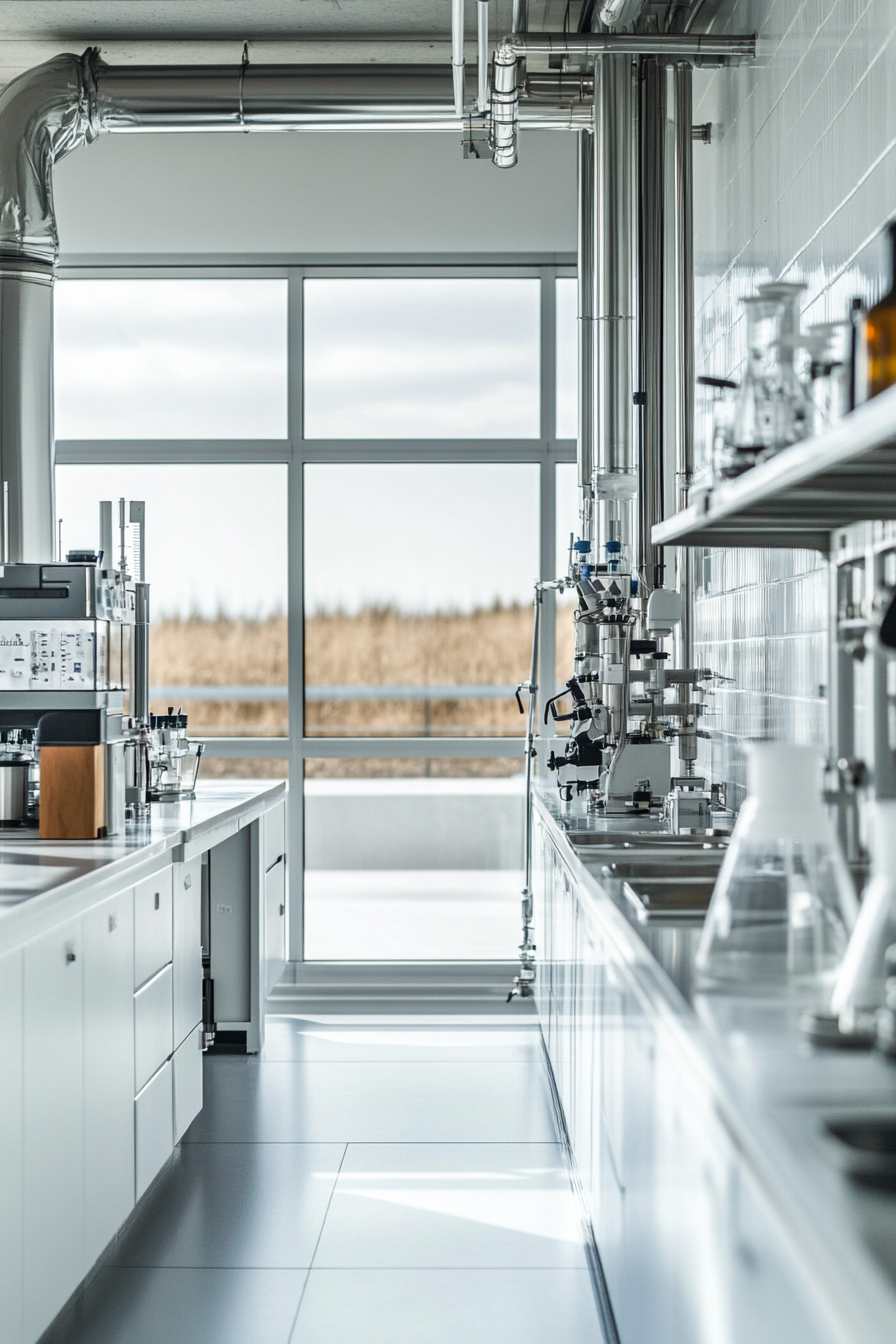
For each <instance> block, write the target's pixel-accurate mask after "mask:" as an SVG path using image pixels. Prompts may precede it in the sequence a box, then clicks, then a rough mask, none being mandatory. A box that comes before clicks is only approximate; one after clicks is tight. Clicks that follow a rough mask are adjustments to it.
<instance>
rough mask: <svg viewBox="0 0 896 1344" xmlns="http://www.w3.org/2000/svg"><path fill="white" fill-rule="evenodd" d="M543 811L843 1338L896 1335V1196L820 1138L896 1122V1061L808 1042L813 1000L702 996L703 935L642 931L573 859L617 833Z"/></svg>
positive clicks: (538, 802)
mask: <svg viewBox="0 0 896 1344" xmlns="http://www.w3.org/2000/svg"><path fill="white" fill-rule="evenodd" d="M535 808H536V811H537V813H538V814H539V816H540V817H541V819H542V820H543V821H544V822H545V824H546V825H547V828H548V831H549V833H550V834H551V836H552V838H553V840H554V842H555V844H556V846H557V848H558V850H559V852H560V853H561V855H562V857H563V859H564V862H565V863H566V865H567V867H568V869H569V871H570V874H571V876H572V877H573V879H574V886H575V889H576V891H577V894H578V899H579V901H580V902H581V907H582V911H583V913H584V915H585V918H586V919H594V920H596V921H598V923H599V925H600V931H601V934H602V936H603V938H604V940H605V942H606V943H608V944H609V945H610V946H611V947H612V948H613V951H614V955H615V956H616V957H618V959H619V961H620V963H621V964H624V966H625V968H626V971H627V972H628V975H629V977H630V978H631V980H632V981H633V982H634V983H635V984H636V986H637V993H638V997H639V999H640V1001H641V1005H642V1008H643V1010H644V1012H645V1014H646V1015H647V1016H648V1017H650V1018H651V1019H652V1020H654V1021H656V1022H658V1023H661V1024H662V1034H663V1036H664V1037H665V1039H666V1040H667V1042H668V1041H673V1042H674V1046H675V1048H676V1049H677V1050H680V1051H681V1052H682V1053H683V1055H684V1056H686V1057H687V1058H688V1062H689V1063H690V1064H691V1065H692V1066H693V1067H694V1068H696V1069H697V1070H698V1071H699V1073H700V1075H701V1076H702V1077H703V1079H704V1080H707V1081H708V1083H709V1085H710V1088H711V1091H712V1093H713V1099H714V1104H715V1107H716V1110H717V1112H718V1114H719V1115H720V1117H721V1119H722V1121H723V1124H724V1126H725V1128H726V1129H727V1130H728V1132H729V1133H730V1135H731V1136H732V1138H733V1139H734V1142H735V1144H736V1145H737V1147H738V1149H739V1150H740V1151H741V1152H742V1154H743V1155H744V1158H745V1160H746V1161H748V1163H749V1165H750V1167H751V1169H752V1172H753V1174H754V1176H755V1178H756V1179H757V1180H758V1181H759V1182H760V1183H761V1185H762V1187H763V1188H764V1190H765V1192H766V1194H767V1196H768V1198H769V1200H770V1202H771V1204H772V1205H773V1207H774V1208H775V1210H776V1213H777V1216H778V1218H779V1220H780V1224H781V1226H782V1230H783V1231H784V1232H785V1234H786V1235H787V1236H788V1239H789V1240H791V1241H792V1242H795V1244H797V1245H799V1246H800V1247H801V1248H802V1252H803V1259H804V1262H805V1264H806V1265H807V1267H808V1271H807V1272H809V1273H811V1275H812V1278H813V1281H814V1282H815V1283H816V1285H817V1291H818V1296H819V1300H820V1301H824V1300H825V1299H827V1301H829V1302H831V1303H834V1304H836V1308H837V1315H838V1316H839V1315H840V1309H841V1308H843V1309H844V1310H845V1312H846V1316H847V1319H848V1320H849V1321H850V1322H851V1326H850V1333H849V1334H848V1335H845V1336H844V1337H845V1338H849V1339H850V1340H851V1341H852V1344H858V1341H865V1340H874V1341H878V1340H881V1341H884V1340H889V1341H892V1340H893V1339H896V1189H892V1188H891V1189H889V1190H887V1189H881V1188H879V1187H872V1186H863V1185H860V1184H858V1183H856V1182H855V1181H853V1180H852V1179H851V1178H850V1177H848V1176H847V1175H845V1174H844V1173H843V1172H842V1171H841V1169H840V1168H839V1167H838V1165H837V1164H836V1162H835V1161H833V1160H832V1159H831V1157H830V1155H829V1151H828V1149H827V1147H826V1145H825V1144H824V1143H823V1141H822V1138H821V1134H822V1127H823V1124H824V1121H825V1119H826V1118H833V1117H836V1116H843V1115H846V1114H850V1115H853V1114H870V1113H881V1112H883V1113H886V1114H889V1115H892V1116H896V1062H892V1061H889V1060H887V1059H886V1058H885V1057H884V1056H882V1055H880V1054H878V1053H877V1052H872V1051H840V1050H831V1049H828V1050H817V1049H814V1048H813V1047H811V1046H809V1045H807V1044H806V1042H805V1041H804V1039H803V1037H802V1035H801V1033H800V1028H799V1019H800V1016H801V1014H802V1012H803V1011H804V1010H805V1008H806V1006H807V1001H806V1000H805V999H798V998H793V999H790V998H787V999H785V998H782V999H770V998H764V997H759V996H756V997H753V996H746V995H734V994H727V993H720V992H713V993H706V992H699V989H697V988H695V986H694V983H693V977H692V975H691V974H690V968H691V967H692V964H693V954H694V952H695V950H696V942H697V940H698V939H699V927H698V928H697V929H686V928H681V929H676V930H665V929H657V928H654V929H649V928H648V929H645V928H644V926H642V925H639V924H638V922H637V920H636V919H634V918H633V917H632V915H631V911H630V909H629V907H628V903H627V902H626V901H624V900H622V899H618V898H614V897H613V896H612V895H611V894H610V893H609V892H608V891H607V889H606V888H605V886H604V885H602V883H601V880H600V875H599V867H598V866H597V865H596V864H594V863H592V864H589V863H588V862H587V861H585V860H583V858H582V855H581V851H579V850H577V849H576V846H575V842H574V837H575V834H576V833H581V832H582V831H589V830H608V829H613V830H615V829H617V828H616V826H615V824H612V823H611V824H609V825H608V824H607V823H606V822H604V821H603V820H602V819H600V818H597V817H588V816H587V815H585V814H584V813H583V811H582V810H581V809H579V810H578V812H577V813H576V811H575V807H574V805H573V811H570V810H569V809H567V807H566V806H565V805H563V804H561V803H560V802H559V800H558V798H557V796H556V789H552V790H550V791H549V790H548V789H547V788H543V789H542V788H538V789H537V791H536V797H535ZM625 829H628V827H626V828H625ZM632 829H633V830H634V829H635V828H634V827H632ZM630 838H631V839H633V840H634V839H635V836H634V835H632V836H631V837H630ZM673 936H674V938H675V939H676V940H677V945H676V946H674V947H673V946H672V943H671V941H670V939H672V938H673ZM663 962H666V963H667V964H668V965H669V969H670V971H671V974H670V973H668V972H667V970H666V969H665V967H664V965H663ZM676 981H677V983H676Z"/></svg>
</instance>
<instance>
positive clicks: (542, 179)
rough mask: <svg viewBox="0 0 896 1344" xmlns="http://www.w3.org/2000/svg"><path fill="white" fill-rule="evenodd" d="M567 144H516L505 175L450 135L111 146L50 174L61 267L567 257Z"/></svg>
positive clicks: (563, 137) (158, 139) (268, 137)
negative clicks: (64, 261) (122, 262)
mask: <svg viewBox="0 0 896 1344" xmlns="http://www.w3.org/2000/svg"><path fill="white" fill-rule="evenodd" d="M575 161H576V155H575V136H574V135H573V134H571V133H569V132H544V131H542V132H536V131H529V132H524V134H523V135H522V137H521V143H520V163H519V165H518V167H516V168H514V169H512V170H510V171H502V170H501V169H498V168H495V167H494V165H493V164H492V163H490V162H487V161H482V162H475V161H471V160H465V159H464V158H463V155H462V151H461V143H460V137H459V136H458V135H456V134H453V133H452V134H431V135H425V134H367V135H359V134H354V135H352V134H348V133H335V132H333V133H321V132H300V133H282V134H273V133H250V134H238V133H233V134H231V133H222V134H206V135H198V134H197V135H191V134H167V135H161V134H159V135H106V136H101V137H100V139H99V140H97V141H96V142H95V143H94V144H93V145H89V146H86V147H85V148H83V149H79V150H77V151H76V152H75V153H74V154H72V155H70V156H69V157H68V158H67V159H65V160H64V161H63V162H62V163H61V164H60V165H59V166H58V168H57V169H56V173H55V195H56V205H57V213H58V219H59V235H60V242H61V248H62V253H63V257H66V256H72V255H76V256H83V255H84V254H103V253H118V254H120V253H131V254H133V253H140V254H142V253H152V252H159V253H178V252H180V253H184V252H186V253H199V254H205V253H217V254H222V253H223V254H234V253H240V254H258V253H281V254H282V253H289V254H296V253H299V254H301V253H312V254H313V253H334V252H393V253H395V252H411V253H414V252H434V251H437V252H508V251H510V252H541V253H544V252H548V253H551V252H561V253H573V252H574V251H575V246H576V172H575Z"/></svg>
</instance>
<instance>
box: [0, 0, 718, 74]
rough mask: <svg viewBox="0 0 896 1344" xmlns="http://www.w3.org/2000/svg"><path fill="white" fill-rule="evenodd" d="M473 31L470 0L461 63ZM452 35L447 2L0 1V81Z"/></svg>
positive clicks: (352, 53)
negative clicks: (39, 71) (101, 61)
mask: <svg viewBox="0 0 896 1344" xmlns="http://www.w3.org/2000/svg"><path fill="white" fill-rule="evenodd" d="M700 3H701V0H652V8H653V9H655V10H657V11H660V12H661V14H663V15H664V14H666V13H668V11H669V9H670V8H678V9H681V8H683V7H685V8H686V7H688V6H689V5H691V4H693V5H699V4H700ZM710 3H713V0H710ZM582 5H583V0H568V3H567V0H530V3H529V20H530V27H531V28H533V29H542V30H545V29H549V30H554V31H557V30H559V29H561V28H562V27H563V25H564V19H566V22H567V24H568V26H569V27H570V28H572V29H573V30H574V29H575V28H576V26H577V24H578V18H579V14H580V12H581V9H582ZM489 10H490V17H491V26H492V29H491V30H492V33H493V34H495V35H497V34H499V33H502V32H509V31H510V29H511V14H512V0H490V4H489ZM662 22H663V20H662V17H660V23H661V24H662ZM475 33H476V4H475V0H467V3H466V34H467V42H468V52H467V59H468V60H471V59H475ZM450 40H451V0H0V85H2V84H6V83H8V81H9V80H10V79H12V78H13V77H14V76H15V75H17V74H19V73H21V72H22V71H23V70H28V69H30V68H31V67H32V66H34V65H39V64H40V62H41V61H45V60H48V59H49V58H50V57H51V56H54V55H56V54H57V53H58V52H59V51H82V50H83V49H84V48H85V47H87V46H99V47H100V48H101V49H102V53H103V56H104V58H105V60H107V61H108V62H109V63H110V64H124V63H136V64H140V63H147V64H172V65H189V64H200V63H201V64H206V63H221V64H229V63H230V62H234V63H237V62H238V61H239V59H240V56H241V53H242V48H243V42H244V41H248V42H249V55H250V59H251V60H253V61H254V62H256V63H257V64H260V63H264V62H278V61H279V62H284V63H292V62H302V61H308V62H345V63H354V62H361V61H397V62H402V63H404V62H427V63H429V62H432V63H437V64H442V63H445V64H447V63H448V62H449V61H450V59H451V55H450Z"/></svg>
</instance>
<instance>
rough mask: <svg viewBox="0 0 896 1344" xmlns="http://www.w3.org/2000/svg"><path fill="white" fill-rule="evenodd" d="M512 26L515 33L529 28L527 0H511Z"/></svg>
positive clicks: (523, 31)
mask: <svg viewBox="0 0 896 1344" xmlns="http://www.w3.org/2000/svg"><path fill="white" fill-rule="evenodd" d="M511 26H512V28H513V31H514V32H515V33H525V32H527V31H528V29H529V0H513V20H512V25H511Z"/></svg>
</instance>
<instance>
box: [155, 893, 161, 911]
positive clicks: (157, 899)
mask: <svg viewBox="0 0 896 1344" xmlns="http://www.w3.org/2000/svg"><path fill="white" fill-rule="evenodd" d="M159 900H160V893H159V892H158V891H157V892H156V909H157V910H158V908H159Z"/></svg>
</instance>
